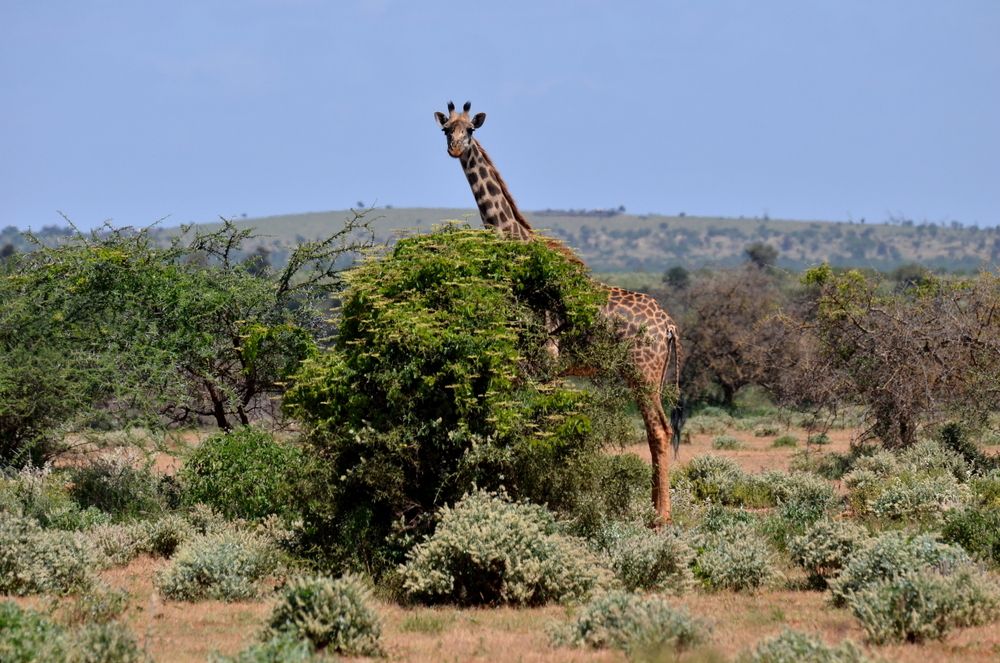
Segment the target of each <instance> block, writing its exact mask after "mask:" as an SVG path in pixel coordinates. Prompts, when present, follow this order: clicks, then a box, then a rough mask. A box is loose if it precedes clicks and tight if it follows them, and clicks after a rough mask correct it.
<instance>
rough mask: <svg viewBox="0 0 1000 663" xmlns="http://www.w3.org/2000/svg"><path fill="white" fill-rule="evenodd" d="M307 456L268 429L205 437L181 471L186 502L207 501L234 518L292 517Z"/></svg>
mask: <svg viewBox="0 0 1000 663" xmlns="http://www.w3.org/2000/svg"><path fill="white" fill-rule="evenodd" d="M303 463H304V456H303V454H302V452H301V451H300V450H299V449H298V448H297V447H295V446H293V445H290V444H283V443H280V442H278V441H276V440H275V439H274V437H273V436H272V435H271V434H270V433H268V432H267V431H264V430H261V429H259V428H254V427H251V426H244V427H242V428H238V429H236V430H234V431H230V432H228V433H219V434H217V435H213V436H212V437H210V438H208V439H207V440H205V441H204V442H203V443H202V445H201V446H200V447H198V448H197V449H195V450H194V452H192V454H191V456H190V457H189V458H188V459H187V461H186V462H185V463H184V466H183V467H182V468H181V471H180V479H181V486H182V490H183V499H184V502H186V503H187V504H197V503H202V504H207V505H209V506H211V507H212V508H214V509H217V510H218V511H220V512H221V513H223V514H225V515H226V516H228V517H230V518H250V519H255V518H263V517H264V516H267V515H270V514H277V515H282V516H294V515H295V510H294V505H295V503H296V495H295V484H296V482H297V481H298V479H299V477H300V475H301V471H302V465H303Z"/></svg>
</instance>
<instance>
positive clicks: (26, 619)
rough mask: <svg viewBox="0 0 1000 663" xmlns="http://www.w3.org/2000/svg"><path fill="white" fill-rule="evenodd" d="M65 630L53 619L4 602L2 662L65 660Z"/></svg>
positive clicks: (0, 604)
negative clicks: (63, 631) (63, 637)
mask: <svg viewBox="0 0 1000 663" xmlns="http://www.w3.org/2000/svg"><path fill="white" fill-rule="evenodd" d="M61 632H62V629H61V628H60V627H59V626H58V625H56V624H55V623H54V622H52V621H51V620H50V619H48V618H47V617H45V616H44V615H42V614H41V613H38V612H35V611H34V610H27V609H25V608H20V607H18V605H17V604H16V603H14V602H13V601H2V602H0V661H3V662H4V663H40V662H41V661H58V660H59V659H60V658H62V657H63V651H62V648H61V646H60V645H61V644H62V642H61V640H60V638H59V636H60V635H61Z"/></svg>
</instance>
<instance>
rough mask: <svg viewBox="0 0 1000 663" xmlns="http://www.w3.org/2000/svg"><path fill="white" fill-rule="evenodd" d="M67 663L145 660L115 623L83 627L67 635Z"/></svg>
mask: <svg viewBox="0 0 1000 663" xmlns="http://www.w3.org/2000/svg"><path fill="white" fill-rule="evenodd" d="M67 639H68V640H70V643H69V644H67V645H66V661H67V663H70V662H72V663H76V662H77V661H79V662H80V663H139V662H140V661H145V660H146V657H145V656H144V655H143V653H142V652H141V651H140V649H139V644H138V643H137V642H136V641H135V638H134V637H133V636H132V633H131V632H130V631H129V630H128V628H127V627H125V626H123V625H122V624H118V623H116V622H110V623H107V624H87V625H85V626H83V627H81V628H78V629H75V630H74V631H72V632H71V635H70V634H69V633H67Z"/></svg>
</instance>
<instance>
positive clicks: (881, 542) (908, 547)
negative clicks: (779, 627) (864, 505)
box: [829, 532, 971, 606]
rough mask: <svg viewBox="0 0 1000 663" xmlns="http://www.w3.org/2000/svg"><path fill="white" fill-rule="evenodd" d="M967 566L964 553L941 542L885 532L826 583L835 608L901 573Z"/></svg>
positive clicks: (947, 569) (947, 572) (931, 537)
mask: <svg viewBox="0 0 1000 663" xmlns="http://www.w3.org/2000/svg"><path fill="white" fill-rule="evenodd" d="M970 563H971V559H970V557H969V555H968V553H966V552H965V551H964V550H962V549H961V548H959V547H958V546H952V545H948V544H946V543H941V542H940V541H938V540H937V539H935V538H934V537H933V536H930V535H927V534H920V535H916V536H910V535H907V534H905V533H903V532H886V533H885V534H882V535H881V536H879V537H878V538H876V539H874V540H872V541H870V542H869V543H867V544H866V545H864V546H862V547H861V548H860V549H859V550H857V551H856V552H855V553H854V554H853V555H851V556H850V557H849V558H848V559H847V563H846V564H845V565H844V567H843V570H842V571H841V573H840V575H839V576H838V577H837V578H835V579H832V580H830V581H829V584H830V592H831V596H832V598H833V602H834V605H839V606H843V605H846V604H847V600H848V598H849V597H850V595H851V594H853V593H855V592H858V591H860V590H862V589H863V588H864V587H866V586H867V585H870V584H873V583H876V582H879V581H882V580H891V579H892V578H894V577H896V576H897V575H899V574H901V573H906V572H908V571H923V570H928V569H931V570H934V571H937V572H938V573H941V574H945V575H947V574H950V573H954V572H955V571H957V570H959V569H962V568H966V567H968V566H969V564H970Z"/></svg>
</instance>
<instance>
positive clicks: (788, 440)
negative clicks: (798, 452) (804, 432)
mask: <svg viewBox="0 0 1000 663" xmlns="http://www.w3.org/2000/svg"><path fill="white" fill-rule="evenodd" d="M771 446H772V447H774V448H775V449H778V448H780V447H797V446H799V440H798V438H797V437H795V436H794V435H782V436H781V437H776V438H774V442H771Z"/></svg>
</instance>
